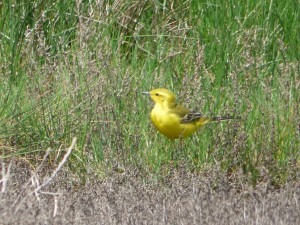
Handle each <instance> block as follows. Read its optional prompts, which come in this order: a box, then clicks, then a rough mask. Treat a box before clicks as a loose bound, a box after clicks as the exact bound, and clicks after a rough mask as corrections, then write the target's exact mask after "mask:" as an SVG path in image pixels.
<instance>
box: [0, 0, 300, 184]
mask: <svg viewBox="0 0 300 225" xmlns="http://www.w3.org/2000/svg"><path fill="white" fill-rule="evenodd" d="M297 8H299V3H298V1H296V0H288V1H285V2H282V1H280V0H275V1H263V0H260V1H259V0H252V1H248V2H247V3H244V2H242V1H241V2H240V3H238V2H233V1H223V2H219V1H213V0H205V1H204V0H203V1H180V0H178V1H173V2H172V3H170V2H167V1H115V2H109V1H103V2H102V1H100V2H98V1H81V2H79V1H78V2H72V3H70V2H68V1H55V2H52V1H26V2H24V3H18V2H14V1H9V0H4V1H3V2H2V3H1V4H0V13H1V18H2V19H1V21H0V36H1V43H2V44H1V47H0V57H1V60H0V65H1V72H2V73H1V74H2V75H1V76H0V81H1V82H0V104H1V106H2V107H1V111H0V118H1V120H0V121H1V122H0V123H1V126H0V129H1V130H0V135H1V136H0V143H1V157H2V158H6V159H7V158H8V159H10V158H12V157H15V158H19V159H24V160H26V161H27V162H28V163H30V164H31V165H32V166H33V167H34V166H36V165H38V163H39V162H40V159H41V158H42V157H43V154H44V152H45V151H46V150H47V149H48V148H51V150H52V154H51V161H50V163H53V164H55V163H56V162H57V161H58V160H59V159H60V158H61V157H62V155H63V153H64V149H65V148H66V147H67V146H68V145H69V144H70V142H71V140H72V138H73V137H77V145H76V149H75V150H74V151H73V155H72V157H71V159H70V160H69V167H70V169H71V170H72V171H73V172H74V173H77V174H79V175H80V176H81V177H82V178H85V176H88V175H87V174H88V173H87V171H92V172H93V173H98V174H99V175H100V176H103V175H105V176H106V175H107V174H108V173H107V172H108V171H110V170H111V169H117V170H119V171H120V172H123V171H126V170H134V169H137V170H139V171H140V172H141V173H142V174H144V175H145V179H148V178H149V179H150V177H153V176H154V177H159V178H163V177H165V176H167V175H168V173H169V172H170V171H171V170H174V169H176V168H178V167H182V166H183V167H185V168H188V169H189V170H191V171H193V172H195V173H196V172H197V171H200V170H201V169H204V168H207V167H214V166H216V165H217V166H220V167H221V168H222V169H223V170H225V171H228V174H229V176H230V175H232V174H233V175H234V174H235V173H240V172H241V171H242V172H243V173H244V174H245V175H246V176H248V177H249V182H250V183H252V184H255V183H257V182H260V181H261V180H264V179H266V177H267V178H270V179H271V180H272V182H274V184H278V185H280V184H282V183H283V182H285V181H286V179H297V178H296V177H297V171H299V166H300V155H299V149H300V143H299V142H300V141H299V140H300V134H299V132H300V131H299V129H300V128H299V126H300V124H299V114H300V113H299V101H300V95H299V85H300V78H299V34H298V33H299V25H298V21H299V16H300V15H299V10H297ZM158 87H165V88H168V89H171V90H173V91H174V92H176V93H177V96H178V98H179V100H180V101H181V102H184V103H185V104H186V105H187V106H189V108H191V109H193V110H197V111H200V112H202V113H203V114H206V115H239V116H241V117H242V120H239V121H233V122H229V123H227V122H225V123H215V124H210V125H208V126H206V127H205V128H204V129H202V130H201V131H199V132H198V133H197V134H195V135H194V136H193V137H191V138H189V139H186V140H185V141H184V142H183V143H180V142H179V141H178V142H177V141H175V142H171V141H169V140H167V139H166V138H165V137H163V136H162V135H160V134H157V132H156V130H155V129H154V128H153V126H152V124H151V123H150V120H149V112H150V110H151V107H152V103H151V101H150V100H149V99H147V98H145V96H143V95H141V92H142V91H149V90H151V89H154V88H158Z"/></svg>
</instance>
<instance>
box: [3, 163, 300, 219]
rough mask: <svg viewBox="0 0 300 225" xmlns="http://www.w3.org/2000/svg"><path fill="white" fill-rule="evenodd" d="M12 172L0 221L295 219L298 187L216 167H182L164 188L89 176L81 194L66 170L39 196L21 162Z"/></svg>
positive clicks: (129, 176)
mask: <svg viewBox="0 0 300 225" xmlns="http://www.w3.org/2000/svg"><path fill="white" fill-rule="evenodd" d="M46 174H47V172H46ZM10 175H11V176H10V177H9V179H8V184H7V187H6V190H5V191H4V192H2V193H1V194H0V203H1V204H0V205H1V207H0V220H1V221H2V222H1V223H2V224H20V223H21V224H32V223H34V224H298V223H299V222H300V213H299V210H298V208H299V202H300V184H299V183H293V182H291V183H287V184H286V185H285V186H284V187H282V188H281V189H276V188H275V187H274V186H272V184H271V183H270V181H268V180H266V181H265V182H264V183H260V185H258V186H257V187H256V188H253V187H252V186H248V185H245V183H247V182H245V179H246V178H245V176H244V175H243V174H235V175H234V176H231V177H228V176H227V175H226V174H224V173H222V172H221V171H220V170H216V169H214V170H207V171H203V172H201V173H200V174H193V173H189V172H187V171H185V170H184V168H181V169H179V170H178V171H176V172H173V173H172V174H170V175H169V176H168V177H167V178H166V179H165V180H164V184H163V185H161V184H162V183H156V184H155V182H153V180H152V181H151V180H148V183H145V180H144V179H143V178H142V177H141V174H139V173H138V172H137V171H136V170H133V171H131V172H128V173H118V172H112V173H111V174H110V177H109V178H107V179H104V180H102V181H100V180H99V179H93V178H92V177H90V179H89V181H88V182H87V183H86V185H85V186H81V187H80V188H79V189H78V187H77V186H76V179H72V178H71V177H70V171H68V170H67V169H65V170H63V171H61V172H60V173H58V174H57V176H56V178H55V179H54V180H53V181H54V182H53V183H52V184H49V185H47V186H45V187H44V188H43V189H44V190H43V192H41V193H40V194H39V195H38V197H37V195H36V194H35V192H34V190H35V189H36V184H35V183H31V182H30V183H28V180H32V171H30V169H29V168H28V167H27V166H26V164H24V163H21V162H18V163H16V162H15V163H12V167H11V169H10ZM36 175H37V174H36ZM38 176H39V177H38V178H39V180H43V178H44V179H45V178H46V177H47V176H45V171H44V174H43V173H40V174H39V175H38ZM36 178H37V177H36ZM72 180H73V184H71V183H72ZM25 184H26V185H25ZM50 193H51V194H50Z"/></svg>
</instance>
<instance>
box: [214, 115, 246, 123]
mask: <svg viewBox="0 0 300 225" xmlns="http://www.w3.org/2000/svg"><path fill="white" fill-rule="evenodd" d="M239 119H241V117H240V116H215V117H211V118H210V121H212V122H214V121H222V120H239Z"/></svg>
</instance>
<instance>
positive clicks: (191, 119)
mask: <svg viewBox="0 0 300 225" xmlns="http://www.w3.org/2000/svg"><path fill="white" fill-rule="evenodd" d="M201 117H203V114H201V113H188V114H186V115H185V116H184V117H183V118H182V120H181V122H182V123H190V122H194V121H195V120H199V119H200V118H201Z"/></svg>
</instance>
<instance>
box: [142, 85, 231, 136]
mask: <svg viewBox="0 0 300 225" xmlns="http://www.w3.org/2000/svg"><path fill="white" fill-rule="evenodd" d="M143 94H147V95H149V96H150V98H151V99H152V100H153V101H154V103H155V105H154V108H153V109H152V111H151V114H150V118H151V120H152V122H153V124H154V126H155V127H156V128H157V130H158V131H159V132H160V133H162V134H163V135H165V136H167V137H168V138H171V139H176V138H186V137H188V136H190V135H191V134H192V133H194V132H195V131H196V130H198V129H199V128H200V127H202V126H203V125H204V124H206V123H208V122H210V121H220V120H228V119H235V118H234V117H212V118H209V117H204V116H203V115H202V114H201V113H191V112H190V111H189V110H188V109H187V108H186V107H184V106H182V105H179V104H177V103H176V98H175V95H174V94H173V92H171V91H169V90H167V89H165V88H159V89H155V90H152V91H150V92H143Z"/></svg>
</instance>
